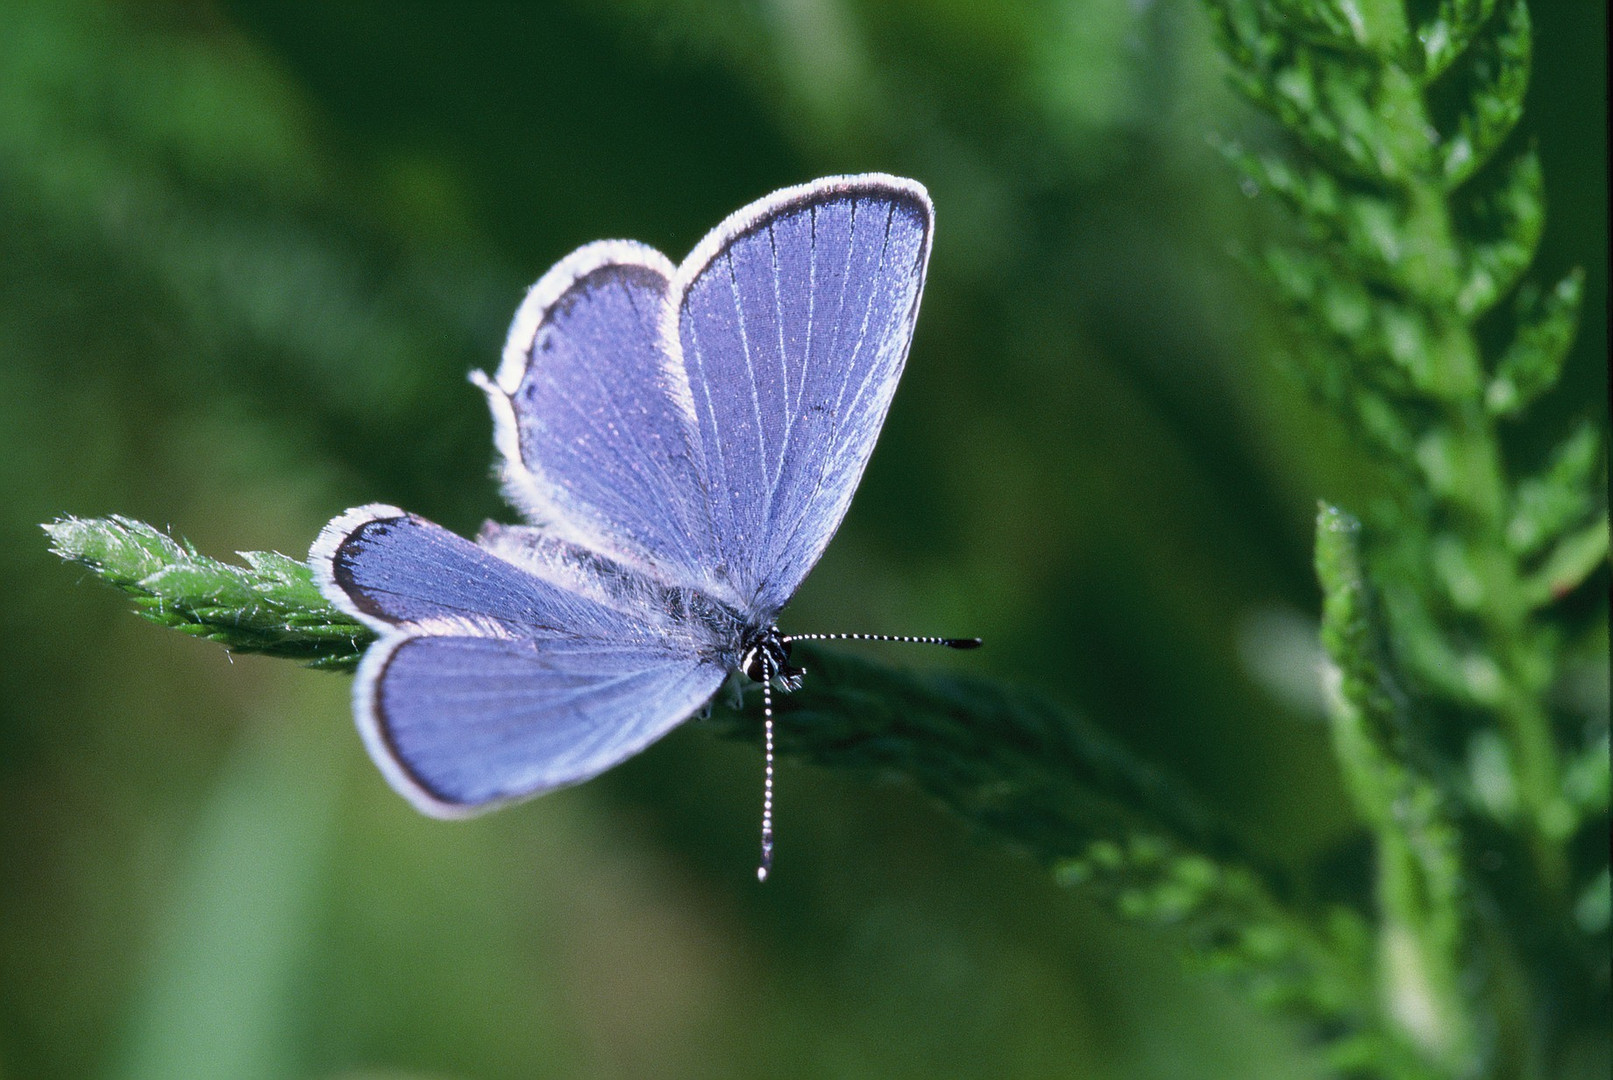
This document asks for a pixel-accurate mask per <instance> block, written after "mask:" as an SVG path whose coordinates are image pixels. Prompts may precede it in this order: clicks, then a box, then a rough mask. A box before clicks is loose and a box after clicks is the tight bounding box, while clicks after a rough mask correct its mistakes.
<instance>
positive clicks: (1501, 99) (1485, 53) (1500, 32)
mask: <svg viewBox="0 0 1613 1080" xmlns="http://www.w3.org/2000/svg"><path fill="white" fill-rule="evenodd" d="M1492 3H1493V0H1492ZM1485 6H1489V5H1485ZM1491 29H1492V32H1491V33H1487V34H1484V35H1483V36H1481V37H1480V38H1479V39H1478V41H1477V42H1476V43H1475V44H1474V47H1473V51H1472V54H1471V55H1470V57H1469V64H1468V70H1467V72H1466V73H1465V75H1466V86H1465V89H1466V91H1467V95H1466V101H1465V102H1464V105H1463V108H1462V110H1461V112H1460V114H1459V115H1458V117H1457V120H1456V122H1455V124H1454V125H1453V130H1452V131H1451V133H1450V134H1449V135H1448V136H1447V137H1446V138H1445V140H1444V143H1443V145H1442V147H1441V169H1442V171H1443V173H1444V177H1445V186H1446V187H1447V189H1451V190H1454V189H1455V188H1458V187H1460V186H1461V185H1462V184H1464V183H1466V182H1467V180H1468V179H1469V178H1470V177H1471V176H1472V175H1473V174H1474V173H1475V172H1477V171H1478V170H1479V169H1481V168H1482V167H1483V166H1484V164H1485V163H1486V162H1487V161H1489V160H1490V157H1491V156H1492V155H1493V154H1494V153H1495V152H1496V150H1498V149H1500V147H1501V144H1502V143H1504V142H1506V139H1507V136H1508V135H1510V134H1512V131H1513V129H1514V128H1515V127H1517V125H1518V120H1519V119H1520V118H1521V117H1522V116H1523V102H1524V96H1525V94H1526V93H1527V92H1528V89H1529V66H1530V61H1531V51H1532V46H1531V39H1532V35H1531V32H1530V25H1529V9H1528V8H1527V7H1526V6H1524V4H1523V2H1522V0H1507V2H1506V3H1505V5H1504V7H1503V10H1502V11H1501V12H1500V13H1499V14H1497V15H1496V19H1495V23H1494V24H1493V26H1492V28H1491ZM1452 59H1455V54H1452V55H1451V56H1449V57H1447V58H1446V62H1447V63H1448V62H1449V60H1452Z"/></svg>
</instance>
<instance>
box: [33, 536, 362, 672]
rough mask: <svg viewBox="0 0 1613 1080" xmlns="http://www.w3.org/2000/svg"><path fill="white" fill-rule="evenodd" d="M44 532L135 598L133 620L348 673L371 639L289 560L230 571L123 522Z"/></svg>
mask: <svg viewBox="0 0 1613 1080" xmlns="http://www.w3.org/2000/svg"><path fill="white" fill-rule="evenodd" d="M41 527H42V528H43V529H44V530H45V532H46V534H48V535H49V536H50V540H51V551H52V552H53V553H54V554H56V555H59V556H60V557H61V558H63V559H66V560H68V561H69V562H74V563H77V564H79V565H80V566H83V567H86V568H87V569H89V570H90V571H91V572H92V573H94V574H95V576H96V577H98V578H100V579H101V580H102V581H104V582H106V583H107V584H108V585H111V586H113V587H114V588H117V589H120V590H122V591H123V592H125V593H127V594H128V595H130V596H131V597H133V598H134V602H135V613H136V614H137V615H140V616H141V617H142V618H145V619H149V620H151V621H152V622H154V623H157V624H158V625H161V626H167V627H170V628H172V629H174V630H178V631H179V632H181V633H184V634H190V635H192V636H194V637H200V638H206V639H207V640H208V641H216V642H218V643H219V644H221V645H223V646H224V647H225V648H228V649H231V650H233V651H235V652H254V653H264V654H266V655H269V656H282V657H288V658H291V659H295V660H302V661H304V662H305V663H307V664H308V666H309V667H317V668H332V669H338V670H350V669H352V668H353V667H354V666H356V665H357V663H358V659H359V656H360V655H361V654H362V652H363V651H364V647H365V646H366V645H368V644H369V643H370V641H372V640H373V639H374V637H375V634H374V632H373V631H371V630H370V629H369V627H367V626H364V625H363V624H361V623H359V622H357V621H356V620H354V619H352V618H350V617H349V616H347V615H344V614H343V613H341V612H340V611H337V610H336V609H335V608H334V607H332V606H331V605H330V603H329V602H328V601H327V600H326V599H325V598H324V596H322V595H321V594H320V592H319V589H318V588H317V587H316V586H315V585H314V582H313V575H312V573H311V572H310V571H309V569H308V567H307V565H306V564H305V563H303V562H301V561H300V560H297V559H292V558H289V557H287V556H285V555H280V554H277V553H275V552H269V551H247V552H241V553H240V554H241V557H242V558H243V559H245V560H246V562H247V565H246V566H244V567H243V566H231V565H230V564H228V563H223V562H219V561H218V560H216V559H210V558H208V557H207V556H205V555H200V554H198V553H197V552H196V549H195V548H193V547H192V546H191V545H190V544H188V543H185V542H183V541H176V540H174V539H173V538H172V537H170V536H168V535H167V534H165V533H163V532H162V531H161V530H159V529H155V528H153V527H152V526H150V525H147V524H145V523H144V522H140V521H133V520H131V519H129V518H125V517H118V516H113V517H110V518H75V517H64V518H58V519H57V520H56V521H54V522H51V523H50V524H48V525H44V526H41Z"/></svg>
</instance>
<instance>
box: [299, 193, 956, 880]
mask: <svg viewBox="0 0 1613 1080" xmlns="http://www.w3.org/2000/svg"><path fill="white" fill-rule="evenodd" d="M934 220H935V213H934V208H933V206H932V205H931V202H930V198H929V195H928V193H927V192H926V191H925V189H924V187H923V186H922V185H921V184H919V183H917V182H916V181H913V180H906V179H901V178H898V177H894V176H887V175H883V174H875V173H870V174H865V175H861V176H837V177H829V178H826V179H822V180H816V181H813V182H811V183H808V184H804V185H800V186H797V187H790V188H785V189H783V190H781V191H776V192H774V193H773V194H771V195H768V196H767V197H765V198H763V199H761V200H759V201H757V202H754V203H752V204H751V205H749V206H746V207H744V208H743V209H741V210H739V211H737V212H735V213H734V214H732V215H730V216H729V217H728V218H727V219H726V220H725V221H723V222H722V224H720V225H718V226H717V228H715V229H713V230H712V231H711V232H710V233H709V234H707V235H706V237H705V238H704V239H702V240H701V241H700V243H699V244H697V245H696V246H695V248H694V251H693V252H691V253H690V255H689V257H688V258H686V259H685V260H684V261H683V263H682V264H681V265H677V266H674V265H673V264H672V263H671V261H670V260H668V259H667V258H666V256H664V255H662V254H661V253H660V252H659V251H656V250H655V249H653V248H650V247H647V246H645V245H643V244H639V243H635V242H631V241H620V240H607V241H600V242H598V243H592V244H588V245H585V246H584V247H582V248H579V249H578V250H577V251H574V252H573V253H572V254H570V255H569V256H567V257H566V258H564V259H562V260H561V261H560V262H559V263H558V264H556V265H555V267H554V268H553V269H551V270H550V271H549V272H548V273H547V274H545V275H544V276H543V277H542V278H541V279H540V280H539V281H538V283H537V284H536V285H534V286H533V287H532V289H531V290H530V292H528V294H527V296H526V299H525V300H524V301H523V303H522V304H521V306H520V308H519V310H518V311H517V312H516V315H515V319H514V322H513V323H512V325H511V327H510V332H509V337H508V340H507V342H506V344H505V347H504V353H503V357H502V361H501V363H500V365H499V368H498V371H497V373H496V374H495V375H493V376H488V375H486V374H485V373H483V372H479V371H478V372H473V373H472V375H471V381H472V382H473V383H475V384H476V385H477V386H479V387H480V388H481V389H482V390H483V391H484V392H485V393H486V395H487V400H488V404H489V406H490V408H491V409H492V413H493V422H494V443H495V447H496V449H497V451H498V455H499V457H500V459H501V461H500V465H499V474H500V477H501V481H502V486H503V490H504V493H505V496H506V497H507V499H508V500H509V502H510V503H511V504H512V505H513V506H514V507H515V508H516V509H517V510H518V511H519V512H520V513H521V515H522V516H523V517H524V518H525V519H526V521H527V524H525V525H499V524H495V523H492V522H489V523H487V524H486V525H485V526H484V527H483V529H482V530H481V532H480V534H479V535H478V536H477V538H476V540H475V542H474V543H473V542H471V541H470V540H466V539H464V538H462V537H460V536H458V535H456V534H454V533H452V532H450V531H448V530H447V529H444V528H442V527H440V526H438V525H435V524H432V523H431V522H429V521H427V520H425V519H424V518H421V517H418V516H416V515H414V514H410V513H407V512H405V511H403V510H400V509H398V508H396V507H393V506H384V505H379V504H372V505H368V506H361V507H357V508H355V509H352V510H348V511H347V512H346V513H343V514H341V515H339V516H338V517H336V518H335V519H334V520H332V521H331V522H330V523H329V524H328V525H326V526H325V528H324V529H323V530H322V531H321V533H320V535H319V537H318V539H317V540H316V541H315V542H314V545H313V549H312V551H311V552H310V554H309V561H310V565H311V566H312V569H313V572H314V576H315V580H316V581H317V583H318V585H319V588H320V590H321V592H322V593H323V594H324V595H325V596H326V597H327V598H328V599H329V600H330V601H331V602H332V603H333V604H334V605H336V607H338V608H340V609H341V610H343V611H345V612H347V613H348V614H350V615H352V616H353V617H355V618H356V619H358V620H359V621H361V622H363V623H365V624H366V625H368V626H370V627H373V628H374V629H375V630H376V631H377V632H378V634H379V639H378V640H377V641H376V642H375V643H374V644H373V645H371V646H370V648H369V650H368V651H367V652H366V654H365V656H364V658H363V660H362V661H361V662H360V664H359V667H358V671H357V675H356V678H355V682H354V688H353V712H354V715H355V717H356V720H357V723H358V728H359V731H360V732H361V734H362V736H363V739H364V743H365V746H366V747H367V748H368V750H369V752H370V755H371V756H372V757H373V758H374V759H375V761H376V763H377V765H378V766H379V767H380V769H381V772H382V773H383V774H384V775H385V777H386V779H387V780H388V781H389V782H390V783H391V785H392V786H393V787H394V788H395V789H397V791H398V792H400V793H401V794H402V795H403V796H404V797H405V798H407V799H408V800H409V801H410V802H411V803H413V804H414V805H415V806H416V807H417V808H419V809H420V810H421V811H423V812H425V813H427V814H430V815H433V816H436V817H450V818H451V817H463V816H467V815H470V814H475V813H480V812H482V811H485V810H488V809H490V808H492V807H496V806H499V805H502V804H505V803H508V802H511V801H515V800H520V799H525V798H529V797H531V796H534V795H537V794H540V793H542V792H546V791H549V790H552V789H554V788H558V787H563V786H565V785H569V784H575V783H578V782H580V781H583V780H586V779H588V778H590V777H592V776H595V775H597V774H598V773H600V772H603V771H604V770H606V769H608V768H610V767H611V766H612V765H615V764H617V763H618V762H620V761H622V760H623V759H625V758H628V757H630V756H632V755H634V754H636V753H638V752H639V751H641V750H643V749H644V748H645V747H647V746H649V745H650V744H651V743H652V742H654V741H655V740H657V739H659V738H661V737H662V736H663V735H665V734H667V732H669V731H671V730H672V729H673V728H674V727H676V726H677V725H678V724H680V723H682V722H683V721H684V720H686V719H687V718H688V717H690V716H691V715H692V714H694V713H695V712H697V711H698V710H700V709H701V708H702V707H703V706H704V705H705V704H706V703H707V702H708V701H709V700H710V699H711V698H712V696H713V695H714V694H715V693H716V691H717V690H718V688H719V687H720V686H721V685H722V684H723V683H724V682H725V681H726V680H727V679H728V678H729V676H730V675H731V674H732V673H735V672H743V673H744V674H745V675H747V676H748V677H749V678H750V679H752V680H755V681H757V682H760V683H761V684H762V686H763V691H764V697H765V710H764V711H765V720H766V724H765V727H766V736H767V747H768V755H767V766H766V780H765V786H764V802H763V854H762V865H761V866H760V868H759V870H758V873H759V875H760V876H761V877H763V878H765V877H766V876H767V868H768V866H769V865H770V863H771V857H772V844H773V839H772V795H773V783H772V781H773V764H772V734H773V731H772V727H773V725H772V696H771V689H772V686H773V685H774V684H775V683H777V684H778V685H779V686H780V687H781V688H783V689H787V690H788V689H796V688H798V687H799V685H800V679H801V675H802V671H801V669H799V668H795V667H792V666H791V664H790V646H791V642H792V641H799V640H808V639H816V638H823V637H835V638H876V639H881V640H914V641H928V642H934V643H938V644H947V645H952V646H953V647H959V648H968V647H972V646H973V645H975V644H978V641H977V640H975V639H951V638H895V637H890V636H886V635H849V634H848V635H797V636H795V637H790V636H786V635H784V634H783V633H782V632H781V631H780V630H779V628H778V626H777V623H776V621H775V620H776V619H777V617H778V615H779V612H780V611H781V610H782V609H783V608H784V605H785V604H786V603H787V602H788V601H789V600H790V597H791V596H792V595H794V593H795V591H796V589H797V588H798V587H799V586H800V584H801V582H802V580H803V579H804V578H805V577H806V575H807V572H808V571H809V570H811V569H812V567H813V565H814V564H815V563H816V562H817V561H818V558H819V556H821V555H822V554H823V551H824V548H825V547H826V546H827V545H828V543H829V540H830V538H831V537H832V536H833V535H834V532H835V530H836V529H837V528H838V527H839V524H840V521H841V519H842V518H843V517H844V516H845V513H846V509H847V507H848V506H849V505H850V503H851V498H852V494H853V492H854V491H855V490H856V487H857V482H858V480H859V479H860V478H861V476H862V472H863V469H864V467H865V466H866V465H867V463H868V458H869V455H870V454H871V453H872V452H873V448H874V442H875V439H876V438H877V437H878V435H879V430H880V427H881V425H882V424H883V422H884V419H885V414H886V412H887V410H888V409H889V407H890V403H891V397H892V395H893V394H894V393H895V390H896V384H897V380H898V378H899V377H900V375H901V372H902V367H903V364H904V362H905V360H906V357H907V351H908V346H909V343H910V342H911V340H912V336H913V325H914V321H915V319H916V318H917V316H918V309H919V299H920V296H921V294H922V293H923V289H924V275H925V270H926V267H927V265H928V262H929V256H930V246H931V239H932V236H933V233H934Z"/></svg>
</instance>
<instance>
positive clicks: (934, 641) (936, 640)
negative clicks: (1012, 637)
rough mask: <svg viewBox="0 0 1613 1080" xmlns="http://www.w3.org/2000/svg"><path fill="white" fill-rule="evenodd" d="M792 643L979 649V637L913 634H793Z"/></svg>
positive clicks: (790, 638)
mask: <svg viewBox="0 0 1613 1080" xmlns="http://www.w3.org/2000/svg"><path fill="white" fill-rule="evenodd" d="M784 640H785V641H787V642H790V641H896V642H900V643H902V644H905V645H945V646H946V647H947V648H949V649H978V648H980V646H981V644H982V642H981V640H980V639H979V638H977V637H914V636H913V635H911V634H791V635H790V636H789V637H787V638H785V639H784Z"/></svg>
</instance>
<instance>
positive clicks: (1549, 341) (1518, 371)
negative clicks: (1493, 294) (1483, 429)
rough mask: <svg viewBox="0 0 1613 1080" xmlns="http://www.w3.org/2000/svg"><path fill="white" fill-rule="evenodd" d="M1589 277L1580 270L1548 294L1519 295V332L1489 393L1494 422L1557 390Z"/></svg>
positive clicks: (1529, 291) (1526, 291)
mask: <svg viewBox="0 0 1613 1080" xmlns="http://www.w3.org/2000/svg"><path fill="white" fill-rule="evenodd" d="M1584 295H1585V272H1584V271H1583V270H1575V271H1573V272H1572V273H1570V274H1568V275H1567V276H1566V277H1564V278H1563V279H1562V280H1561V281H1559V282H1558V283H1557V285H1556V287H1555V288H1553V289H1551V290H1550V291H1548V292H1542V291H1541V290H1540V289H1538V288H1536V287H1534V286H1529V285H1526V286H1524V287H1523V288H1522V289H1520V290H1519V292H1518V300H1517V306H1516V309H1517V321H1518V328H1517V330H1516V331H1515V332H1514V334H1513V338H1512V343H1511V344H1510V345H1509V346H1508V347H1507V350H1506V352H1504V353H1503V354H1502V355H1501V358H1500V360H1499V361H1497V363H1496V366H1495V376H1494V377H1493V378H1492V379H1491V380H1490V384H1489V386H1488V388H1487V389H1486V391H1485V395H1484V405H1485V408H1486V409H1488V410H1489V413H1490V415H1491V416H1516V415H1517V414H1518V413H1521V412H1522V411H1523V410H1524V409H1525V408H1527V407H1528V406H1529V405H1530V404H1532V403H1533V402H1534V400H1535V399H1536V398H1538V397H1539V396H1540V395H1541V394H1543V393H1545V392H1546V391H1547V390H1549V389H1551V388H1552V387H1553V386H1555V385H1556V384H1557V378H1558V376H1559V375H1560V374H1561V373H1562V370H1563V361H1564V359H1565V358H1566V357H1567V356H1568V350H1569V347H1570V346H1572V345H1573V344H1574V334H1575V333H1576V331H1578V329H1579V311H1580V304H1581V302H1582V301H1583V299H1584Z"/></svg>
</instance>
